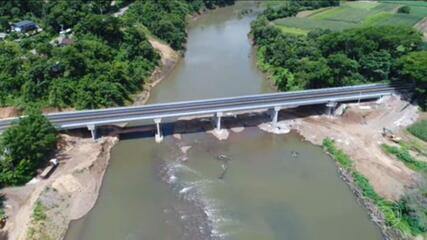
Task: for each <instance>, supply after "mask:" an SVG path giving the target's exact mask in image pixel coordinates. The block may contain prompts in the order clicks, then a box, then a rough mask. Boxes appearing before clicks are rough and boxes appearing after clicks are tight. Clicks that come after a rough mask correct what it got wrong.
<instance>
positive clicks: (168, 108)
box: [0, 84, 408, 141]
mask: <svg viewBox="0 0 427 240" xmlns="http://www.w3.org/2000/svg"><path fill="white" fill-rule="evenodd" d="M406 88H408V86H403V85H389V84H366V85H358V86H350V87H335V88H323V89H315V90H305V91H295V92H280V93H268V94H257V95H247V96H239V97H228V98H216V99H206V100H195V101H183V102H173V103H162V104H150V105H141V106H132V107H116V108H106V109H98V110H84V111H75V112H60V113H51V114H46V117H47V118H48V119H49V120H50V121H51V123H52V124H53V125H54V126H55V127H56V128H57V129H59V130H67V129H79V128H87V129H89V130H90V131H91V133H92V137H93V138H94V139H95V138H96V128H97V127H99V126H107V125H120V124H128V123H133V122H138V121H141V120H152V121H154V123H155V124H156V127H157V131H156V141H161V139H162V138H163V136H162V131H161V126H160V124H161V122H162V120H163V119H174V118H178V117H188V116H194V117H198V116H206V115H211V116H212V117H214V118H215V122H216V129H217V130H220V129H221V117H222V116H223V115H224V114H229V113H234V114H237V113H239V112H247V111H255V110H263V109H265V110H269V111H270V112H271V116H272V123H273V124H275V123H277V119H278V114H279V111H280V110H281V109H284V108H294V107H298V106H306V105H317V104H326V106H327V107H328V112H329V114H332V113H333V111H334V109H335V108H336V106H337V104H338V103H339V102H348V101H360V100H367V99H377V98H380V97H382V96H386V95H391V94H393V93H396V92H397V91H400V90H404V89H406ZM14 120H16V118H9V119H3V120H0V132H2V131H4V130H5V129H7V128H8V127H9V126H10V125H11V123H12V122H13V121H14Z"/></svg>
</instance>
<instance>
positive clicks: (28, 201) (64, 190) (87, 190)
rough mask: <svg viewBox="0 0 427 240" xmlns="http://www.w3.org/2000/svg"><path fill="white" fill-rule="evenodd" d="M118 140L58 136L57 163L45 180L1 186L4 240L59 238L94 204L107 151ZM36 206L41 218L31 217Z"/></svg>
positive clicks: (111, 137)
mask: <svg viewBox="0 0 427 240" xmlns="http://www.w3.org/2000/svg"><path fill="white" fill-rule="evenodd" d="M117 141H118V138H117V137H115V136H108V137H103V138H101V139H99V140H98V141H96V142H94V141H93V140H92V139H91V138H82V136H69V135H61V143H60V147H59V150H58V152H57V154H56V158H57V159H58V160H59V163H60V164H59V166H58V168H57V169H56V170H55V172H54V173H53V174H52V175H51V176H50V177H49V178H48V179H40V178H35V179H33V180H32V181H31V182H29V183H27V184H26V185H25V186H22V187H13V188H5V189H2V190H1V194H4V195H5V196H6V199H7V201H6V214H7V215H8V217H9V219H8V221H7V224H6V226H5V229H3V231H4V232H7V235H8V239H17V240H21V239H62V238H63V236H64V235H65V232H66V230H67V227H68V224H69V222H70V221H71V220H73V219H78V218H80V217H82V216H84V215H85V214H86V213H87V212H88V211H89V210H90V209H91V208H92V207H93V205H94V204H95V202H96V199H97V196H98V193H99V189H100V187H101V183H102V178H103V176H104V173H105V170H106V168H107V166H108V161H109V158H110V150H111V149H112V147H113V146H114V145H115V143H116V142H117ZM37 205H41V206H42V208H43V215H44V217H43V219H37V218H36V217H35V213H34V209H35V208H36V206H37Z"/></svg>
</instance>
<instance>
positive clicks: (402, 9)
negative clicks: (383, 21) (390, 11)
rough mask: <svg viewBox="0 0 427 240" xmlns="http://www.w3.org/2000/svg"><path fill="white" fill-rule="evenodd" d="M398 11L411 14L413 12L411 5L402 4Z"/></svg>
mask: <svg viewBox="0 0 427 240" xmlns="http://www.w3.org/2000/svg"><path fill="white" fill-rule="evenodd" d="M397 12H398V13H405V14H409V13H410V12H411V8H410V7H409V6H402V7H400V8H399V9H397Z"/></svg>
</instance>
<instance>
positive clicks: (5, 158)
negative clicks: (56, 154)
mask: <svg viewBox="0 0 427 240" xmlns="http://www.w3.org/2000/svg"><path fill="white" fill-rule="evenodd" d="M57 140H58V137H57V132H56V130H55V128H54V127H53V126H52V125H51V124H50V122H49V121H48V120H47V118H46V117H44V116H43V115H42V114H41V113H38V112H35V111H33V112H30V113H29V114H28V116H26V117H23V118H21V119H20V120H19V121H17V122H15V123H14V124H13V126H12V127H10V128H8V129H7V130H6V131H4V133H2V135H1V136H0V153H1V154H0V159H1V161H0V186H4V185H21V184H24V183H26V182H27V181H29V180H30V179H31V178H33V177H34V176H35V175H36V173H37V172H36V170H37V169H38V168H40V167H41V166H43V165H44V164H45V163H46V161H47V160H48V158H49V157H50V155H51V154H52V152H53V150H54V149H55V148H56V142H57Z"/></svg>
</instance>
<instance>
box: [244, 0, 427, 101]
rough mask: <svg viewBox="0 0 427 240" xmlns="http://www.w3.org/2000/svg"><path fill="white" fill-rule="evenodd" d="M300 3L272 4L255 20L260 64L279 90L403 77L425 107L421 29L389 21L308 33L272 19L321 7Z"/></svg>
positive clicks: (425, 59)
mask: <svg viewBox="0 0 427 240" xmlns="http://www.w3.org/2000/svg"><path fill="white" fill-rule="evenodd" d="M298 2H299V1H293V4H288V5H283V6H280V7H274V8H273V7H269V8H267V9H266V10H265V11H264V13H263V14H261V15H260V16H259V17H258V18H257V20H256V21H254V22H253V24H252V35H253V38H254V42H255V44H256V45H257V46H258V48H259V49H258V62H259V66H260V67H261V69H262V70H264V71H268V72H269V73H270V75H271V77H272V79H273V80H274V82H275V84H276V86H277V87H278V89H279V90H282V91H288V90H301V89H308V88H322V87H334V86H342V85H354V84H363V83H369V82H379V81H397V80H398V81H407V82H415V83H416V84H417V90H418V96H419V97H420V98H419V103H420V104H421V105H422V106H425V104H426V103H425V99H426V97H425V95H426V92H425V89H426V88H427V85H426V81H427V77H426V76H427V72H426V68H425V66H427V52H426V51H421V50H420V49H421V45H422V38H421V34H420V33H419V32H417V31H416V30H415V29H412V28H409V27H404V26H383V27H367V28H354V29H348V30H344V31H341V32H332V31H329V30H313V31H311V32H310V33H308V34H307V36H303V35H294V34H290V33H283V32H282V31H280V29H279V28H276V27H275V26H274V25H272V24H270V20H274V19H276V18H281V17H287V16H295V15H296V13H297V12H299V11H301V10H305V9H313V8H317V7H319V6H317V5H313V6H307V5H300V4H299V3H298ZM335 4H336V3H335V2H330V5H331V6H334V5H335Z"/></svg>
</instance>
